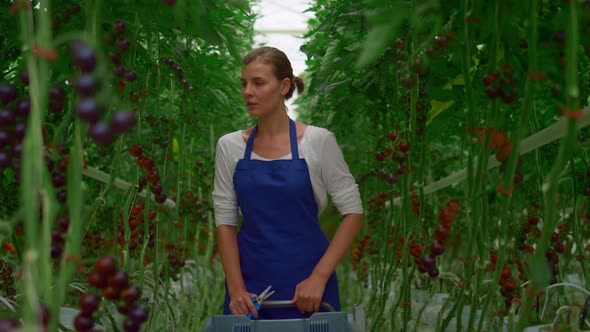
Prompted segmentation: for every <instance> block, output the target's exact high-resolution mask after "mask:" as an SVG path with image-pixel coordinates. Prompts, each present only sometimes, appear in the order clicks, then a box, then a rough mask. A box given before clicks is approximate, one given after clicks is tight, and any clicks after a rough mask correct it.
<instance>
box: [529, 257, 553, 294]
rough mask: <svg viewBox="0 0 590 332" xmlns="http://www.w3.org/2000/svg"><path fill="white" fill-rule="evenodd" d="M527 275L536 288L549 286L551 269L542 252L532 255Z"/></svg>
mask: <svg viewBox="0 0 590 332" xmlns="http://www.w3.org/2000/svg"><path fill="white" fill-rule="evenodd" d="M529 272H530V273H529V275H530V277H531V280H532V281H533V284H534V285H535V286H536V287H535V288H536V289H543V288H545V287H547V286H549V282H550V281H551V271H550V270H549V266H548V265H547V261H546V259H545V257H544V256H543V255H542V254H536V255H534V256H533V258H532V260H531V265H530V271H529Z"/></svg>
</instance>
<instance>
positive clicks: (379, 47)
mask: <svg viewBox="0 0 590 332" xmlns="http://www.w3.org/2000/svg"><path fill="white" fill-rule="evenodd" d="M408 11H409V8H408V7H407V6H406V5H404V4H402V3H396V4H393V5H392V7H391V8H388V9H380V10H377V11H376V13H373V15H372V16H370V17H368V20H369V22H371V23H372V24H371V25H372V28H371V29H370V30H369V33H368V34H367V38H366V39H365V42H364V47H363V50H362V52H361V54H360V56H359V60H358V62H357V64H356V68H357V69H360V68H363V67H366V66H368V65H371V64H372V63H374V62H375V61H376V60H377V59H378V58H379V57H380V56H381V55H383V53H384V52H385V50H386V49H387V47H388V46H389V45H390V44H391V42H392V41H393V39H394V38H395V37H396V35H397V32H398V30H399V28H400V26H401V25H402V23H403V22H404V21H405V20H406V19H407V16H408V14H409V13H408Z"/></svg>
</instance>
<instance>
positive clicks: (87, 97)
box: [70, 40, 136, 145]
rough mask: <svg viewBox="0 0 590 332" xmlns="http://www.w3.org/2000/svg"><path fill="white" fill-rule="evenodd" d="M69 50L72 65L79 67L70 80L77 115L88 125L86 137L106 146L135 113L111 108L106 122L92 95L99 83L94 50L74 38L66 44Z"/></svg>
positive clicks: (132, 122) (132, 123)
mask: <svg viewBox="0 0 590 332" xmlns="http://www.w3.org/2000/svg"><path fill="white" fill-rule="evenodd" d="M70 53H71V56H72V59H73V61H74V65H75V66H76V67H77V68H78V69H79V70H80V74H79V75H78V77H76V78H75V80H74V91H76V93H77V94H78V96H79V99H78V101H77V103H76V112H77V114H78V117H79V118H80V119H81V120H84V121H86V122H87V123H88V124H89V128H88V136H90V137H91V138H92V139H93V140H94V141H95V142H96V143H98V144H100V145H109V144H110V143H111V142H112V141H113V139H114V136H115V135H118V134H122V133H125V132H126V131H128V130H129V129H131V128H132V127H133V126H135V121H136V120H135V114H134V113H133V112H123V111H115V112H114V113H113V115H112V118H111V121H110V123H109V122H107V121H106V120H104V119H103V115H104V114H103V113H104V107H103V106H102V105H100V104H99V103H98V102H97V100H96V98H95V97H96V94H97V93H98V92H99V91H100V89H101V85H100V83H99V82H98V80H97V79H96V78H95V77H94V75H93V72H94V70H95V68H96V65H97V59H96V58H97V57H96V54H95V53H94V50H93V49H92V48H90V46H88V45H87V44H86V43H85V42H83V41H81V40H76V41H74V42H72V43H71V44H70Z"/></svg>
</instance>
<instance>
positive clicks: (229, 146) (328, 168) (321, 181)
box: [213, 125, 363, 226]
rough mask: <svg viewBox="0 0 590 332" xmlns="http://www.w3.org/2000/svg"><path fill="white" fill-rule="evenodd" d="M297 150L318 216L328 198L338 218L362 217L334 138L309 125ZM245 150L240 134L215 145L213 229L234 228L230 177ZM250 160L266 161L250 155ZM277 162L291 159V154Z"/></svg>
mask: <svg viewBox="0 0 590 332" xmlns="http://www.w3.org/2000/svg"><path fill="white" fill-rule="evenodd" d="M297 146H298V150H299V157H300V158H304V159H305V161H306V163H307V167H308V169H309V175H310V178H311V185H312V187H313V193H314V196H315V200H316V202H317V204H318V215H319V214H321V213H322V212H323V211H324V209H325V208H326V206H327V204H328V194H330V197H332V201H333V203H334V205H335V206H336V208H337V209H338V211H339V212H340V214H341V215H345V214H348V213H359V214H361V213H363V207H362V201H361V195H360V192H359V189H358V185H357V184H356V181H355V179H354V177H353V176H352V175H351V174H350V171H349V169H348V165H347V164H346V162H345V161H344V156H343V155H342V151H341V150H340V147H339V146H338V144H337V142H336V137H335V136H334V134H333V133H332V132H330V131H328V130H326V129H324V128H320V127H315V126H311V125H309V126H307V128H306V129H305V132H304V133H303V137H302V138H301V141H300V142H299V143H298V145H297ZM245 150H246V142H244V139H243V138H242V131H241V130H238V131H235V132H232V133H229V134H226V135H224V136H222V137H221V138H220V139H219V140H218V141H217V148H216V153H215V180H214V188H213V208H214V212H215V225H216V226H219V225H237V224H238V213H239V207H238V203H237V200H236V194H235V191H234V183H233V174H234V170H235V168H236V164H237V162H238V160H240V159H243V158H244V151H245ZM251 158H252V159H259V160H270V159H266V158H262V157H260V156H258V155H257V154H256V153H254V152H252V156H251ZM278 159H291V154H290V153H289V154H288V155H286V156H284V157H282V158H278Z"/></svg>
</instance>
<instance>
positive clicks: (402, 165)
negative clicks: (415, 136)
mask: <svg viewBox="0 0 590 332" xmlns="http://www.w3.org/2000/svg"><path fill="white" fill-rule="evenodd" d="M388 139H389V142H390V143H389V144H387V146H386V147H385V150H383V151H378V152H377V153H376V154H375V158H376V159H377V161H379V162H384V161H385V160H386V159H387V158H391V161H392V162H393V164H392V165H391V167H393V168H395V171H392V172H388V171H387V170H386V168H385V167H386V166H387V165H384V167H383V168H381V170H380V171H379V176H380V178H381V179H382V180H384V181H386V182H387V183H389V184H395V183H397V181H398V176H402V175H404V174H406V173H408V172H409V167H407V165H406V161H407V160H408V151H409V150H410V143H409V142H398V143H397V144H396V141H397V139H398V132H397V131H393V132H391V133H389V135H388ZM370 175H377V170H376V169H372V170H371V172H370Z"/></svg>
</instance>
